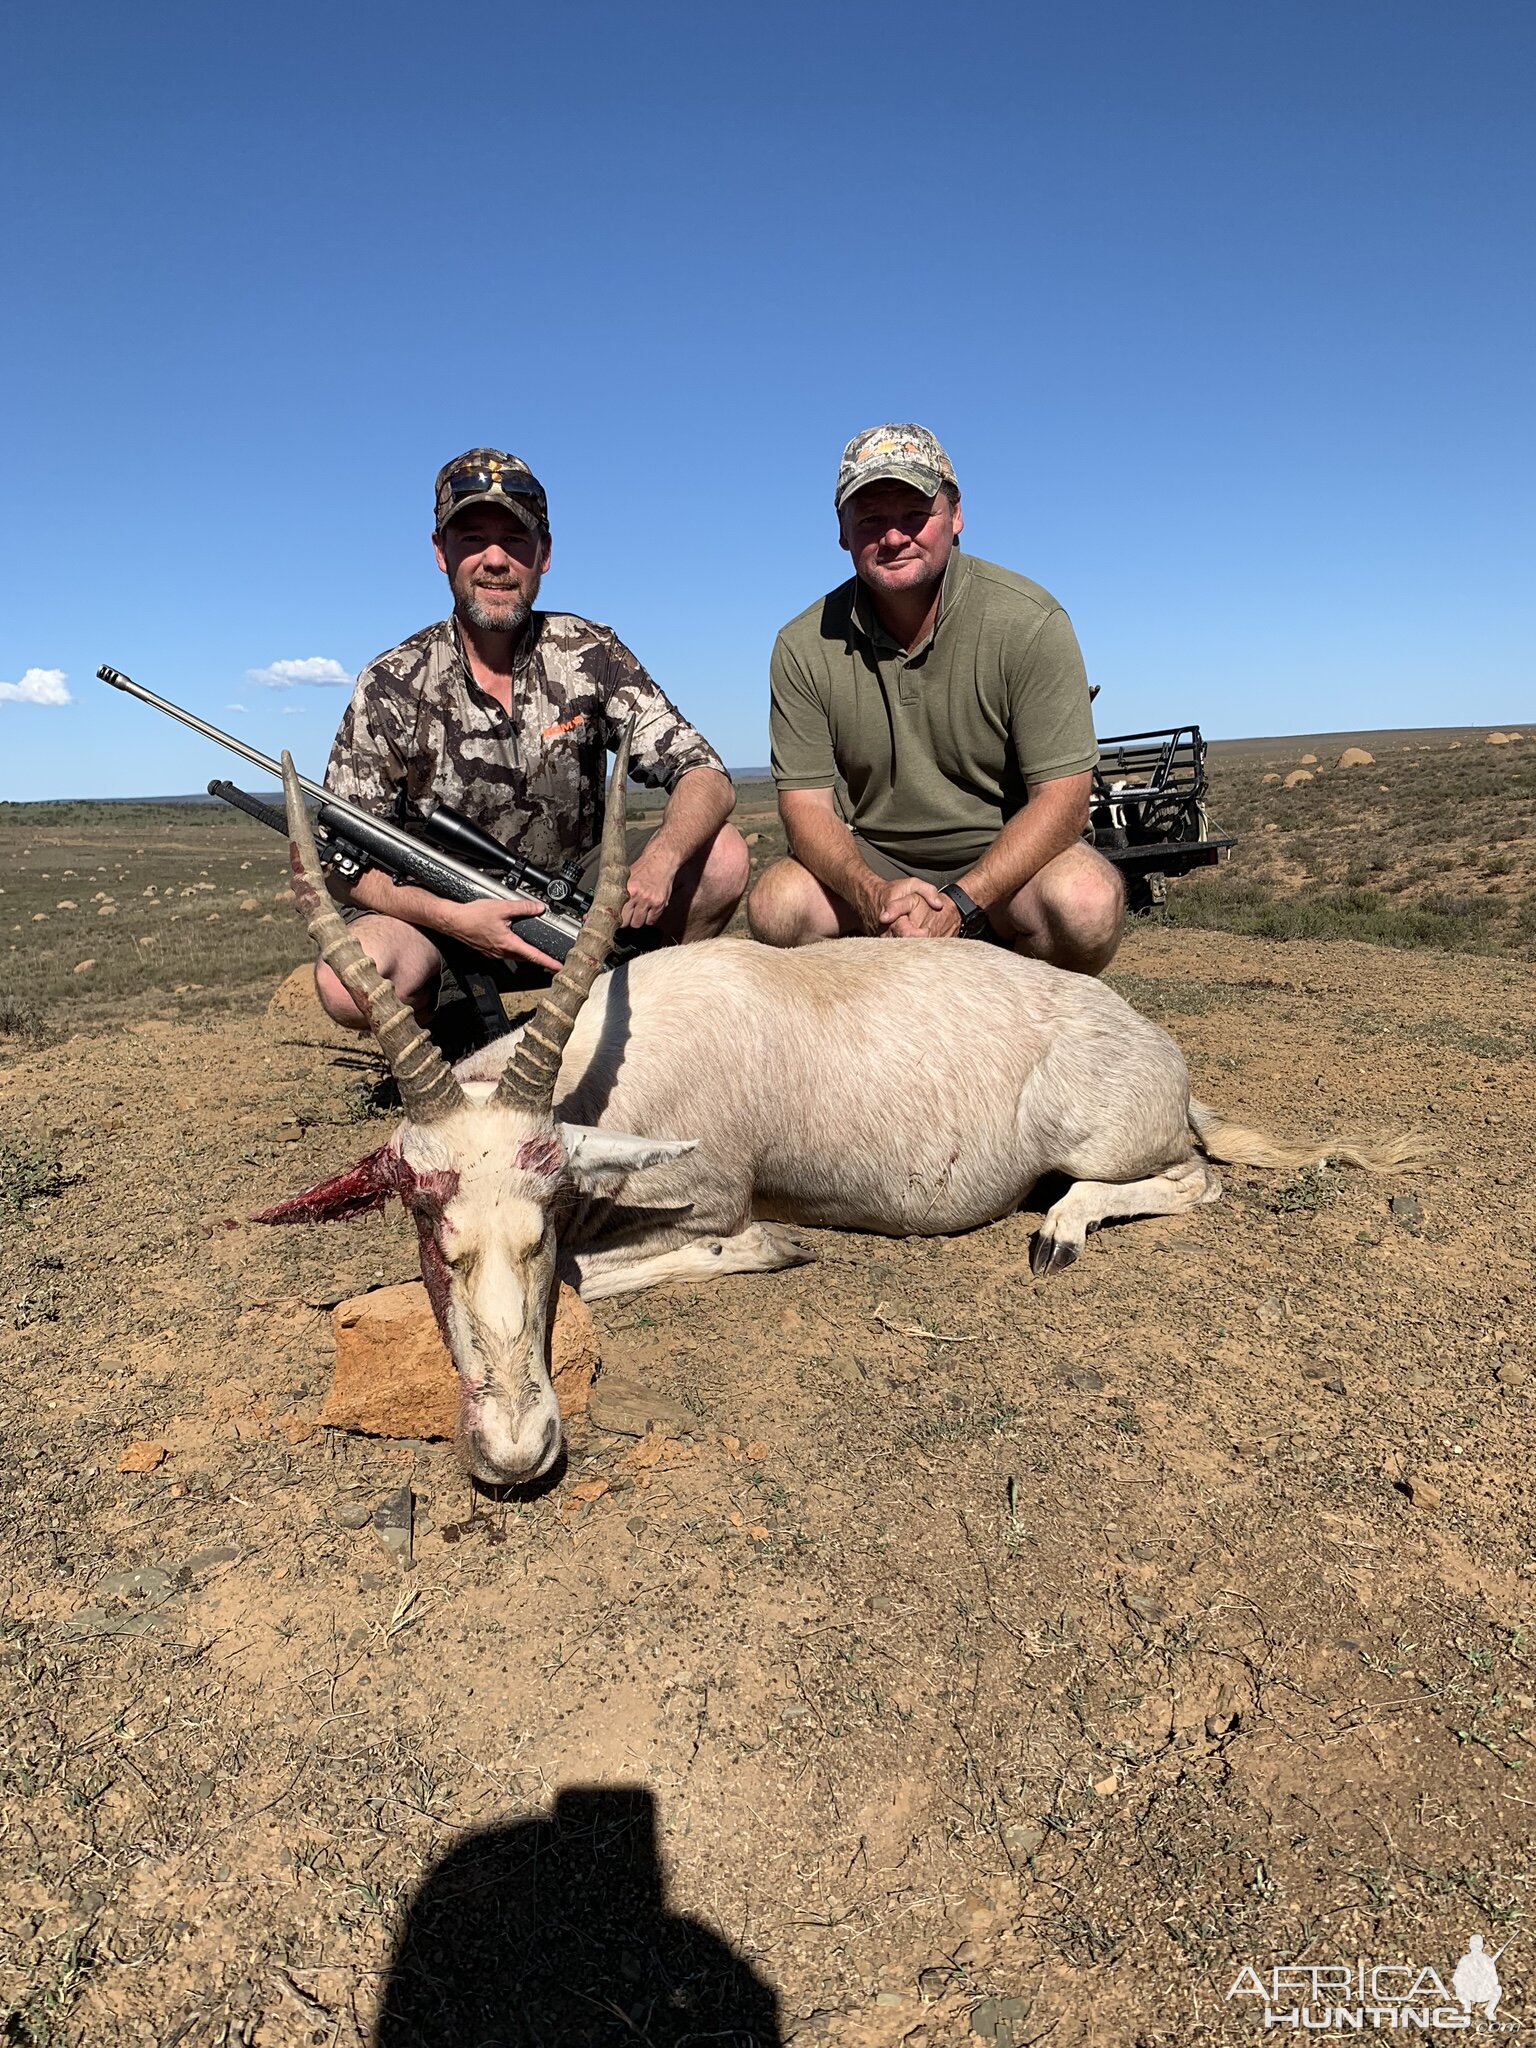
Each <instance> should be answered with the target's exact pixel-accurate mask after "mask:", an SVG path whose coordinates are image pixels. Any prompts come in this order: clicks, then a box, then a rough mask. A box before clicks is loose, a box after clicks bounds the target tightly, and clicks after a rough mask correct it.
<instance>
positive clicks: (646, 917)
mask: <svg viewBox="0 0 1536 2048" xmlns="http://www.w3.org/2000/svg"><path fill="white" fill-rule="evenodd" d="M660 836H661V835H660V833H657V834H656V835H655V836H654V837H653V838H651V839H648V840H647V841H646V843H645V845H644V846H643V847H641V849H640V851H639V852H638V853H637V854H636V855H635V858H634V860H633V861H632V862H631V864H630V869H629V893H628V895H627V896H626V897H625V899H624V908H623V910H622V911H621V912H620V913H619V923H620V924H621V925H630V926H636V925H645V924H654V923H655V922H656V920H657V918H658V917H660V915H661V913H662V912H663V911H664V910H665V909H666V907H667V904H668V903H669V902H670V901H671V897H672V884H673V883H674V882H675V881H676V880H677V871H678V868H679V867H680V865H681V863H680V862H679V861H676V860H674V859H673V858H672V856H671V854H669V853H668V851H667V849H666V848H665V847H664V846H658V845H657V843H656V841H657V839H659V838H660Z"/></svg>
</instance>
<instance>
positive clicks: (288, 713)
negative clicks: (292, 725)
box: [282, 704, 305, 718]
mask: <svg viewBox="0 0 1536 2048" xmlns="http://www.w3.org/2000/svg"><path fill="white" fill-rule="evenodd" d="M304 711H305V707H304V706H303V705H302V704H285V705H284V706H283V710H282V716H283V717H284V718H302V717H303V716H304Z"/></svg>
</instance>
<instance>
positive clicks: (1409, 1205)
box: [1387, 1195, 1424, 1230]
mask: <svg viewBox="0 0 1536 2048" xmlns="http://www.w3.org/2000/svg"><path fill="white" fill-rule="evenodd" d="M1387 1206H1388V1208H1389V1209H1390V1210H1391V1212H1392V1221H1393V1222H1394V1223H1401V1224H1402V1225H1403V1226H1404V1228H1405V1229H1409V1230H1411V1229H1412V1228H1413V1226H1414V1225H1415V1224H1417V1223H1422V1222H1423V1221H1424V1205H1423V1203H1422V1202H1421V1201H1420V1200H1419V1198H1418V1196H1417V1195H1394V1196H1393V1197H1392V1200H1391V1201H1390V1203H1388V1205H1387Z"/></svg>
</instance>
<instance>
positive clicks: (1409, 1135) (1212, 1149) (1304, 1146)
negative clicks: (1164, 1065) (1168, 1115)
mask: <svg viewBox="0 0 1536 2048" xmlns="http://www.w3.org/2000/svg"><path fill="white" fill-rule="evenodd" d="M1189 1122H1190V1128H1191V1129H1192V1130H1193V1132H1194V1134H1195V1136H1196V1137H1197V1138H1198V1139H1199V1140H1200V1149H1201V1151H1202V1152H1205V1153H1206V1154H1208V1156H1209V1157H1210V1158H1212V1159H1220V1160H1224V1161H1227V1162H1229V1163H1230V1164H1232V1165H1234V1166H1329V1165H1332V1166H1359V1167H1362V1168H1363V1169H1364V1170H1365V1172H1367V1173H1422V1172H1423V1171H1424V1169H1425V1168H1426V1167H1429V1166H1432V1165H1433V1164H1434V1161H1435V1153H1434V1148H1433V1147H1432V1146H1430V1145H1428V1144H1426V1143H1425V1141H1424V1140H1423V1139H1422V1138H1419V1137H1416V1136H1415V1135H1414V1134H1413V1132H1411V1131H1402V1132H1399V1133H1398V1134H1397V1135H1396V1136H1395V1137H1383V1138H1272V1137H1271V1136H1270V1135H1269V1133H1268V1132H1267V1131H1256V1130H1254V1129H1252V1128H1251V1127H1250V1126H1249V1125H1247V1124H1239V1123H1234V1122H1233V1121H1232V1119H1231V1118H1230V1117H1225V1116H1223V1115H1222V1114H1221V1111H1220V1110H1219V1109H1212V1108H1211V1105H1210V1104H1209V1103H1208V1102H1196V1101H1195V1099H1194V1097H1193V1096H1191V1098H1190V1103H1189Z"/></svg>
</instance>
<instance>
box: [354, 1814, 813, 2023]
mask: <svg viewBox="0 0 1536 2048" xmlns="http://www.w3.org/2000/svg"><path fill="white" fill-rule="evenodd" d="M375 2038H376V2043H377V2048H577V2044H580V2048H610V2044H612V2048H638V2044H640V2043H644V2044H646V2048H704V2044H706V2043H708V2044H710V2048H781V2044H782V2042H783V2034H782V2032H781V2029H780V2025H779V2001H778V1997H777V1994H776V1993H775V1992H774V1991H773V1990H772V1988H771V1987H770V1986H769V1985H768V1984H767V1983H765V1982H764V1980H763V1979H762V1978H761V1977H759V1976H758V1975H757V1973H756V1971H754V1970H753V1969H752V1968H751V1967H750V1966H749V1965H748V1964H747V1963H746V1962H745V1961H743V1959H742V1958H741V1957H740V1956H738V1955H736V1954H735V1953H734V1951H733V1950H732V1949H731V1948H730V1947H729V1946H728V1944H727V1943H725V1942H724V1941H722V1940H721V1939H720V1937H719V1936H718V1935H716V1934H712V1933H711V1932H710V1931H709V1930H708V1929H707V1928H706V1927H704V1926H702V1925H701V1924H700V1923H699V1922H698V1921H697V1920H690V1919H687V1918H685V1917H684V1916H683V1915H681V1914H676V1913H669V1912H668V1911H667V1909H666V1900H665V1891H664V1883H663V1875H662V1869H661V1861H660V1857H659V1856H658V1853H657V1846H656V1802H655V1799H654V1797H653V1796H652V1794H651V1793H650V1792H648V1791H646V1790H645V1789H644V1787H643V1786H637V1785H620V1786H609V1787H598V1786H578V1787H573V1788H572V1789H570V1790H568V1791H564V1792H561V1793H560V1794H559V1795H558V1797H557V1798H556V1800H555V1804H554V1808H553V1811H552V1812H551V1813H550V1814H549V1815H548V1816H547V1817H544V1816H535V1817H531V1818H529V1819H527V1820H523V1821H518V1822H515V1823H513V1824H511V1825H508V1826H503V1827H495V1828H486V1829H483V1830H481V1831H480V1832H479V1833H477V1834H473V1835H469V1836H467V1837H466V1838H465V1839H464V1840H463V1841H462V1842H460V1843H459V1844H458V1845H457V1847H455V1848H454V1849H452V1850H451V1851H450V1852H449V1853H448V1855H446V1856H445V1857H444V1858H443V1860H442V1861H441V1862H440V1863H439V1864H438V1865H437V1866H436V1868H435V1869H433V1870H432V1871H431V1872H430V1873H429V1874H428V1876H427V1878H426V1879H425V1881H424V1882H423V1884H422V1886H421V1889H420V1891H419V1892H418V1893H417V1895H416V1897H415V1899H414V1900H413V1901H412V1903H411V1906H410V1908H409V1911H408V1913H407V1916H406V1923H405V1927H404V1930H403V1932H402V1933H401V1936H400V1940H399V1944H398V1946H397V1948H396V1950H395V1953H394V1956H393V1957H392V1959H391V1963H390V1969H389V1976H388V1980H387V1982H386V1985H385V1990H384V1997H383V2000H382V2003H381V2006H380V2011H379V2022H378V2032H377V2035H376V2037H375Z"/></svg>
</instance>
